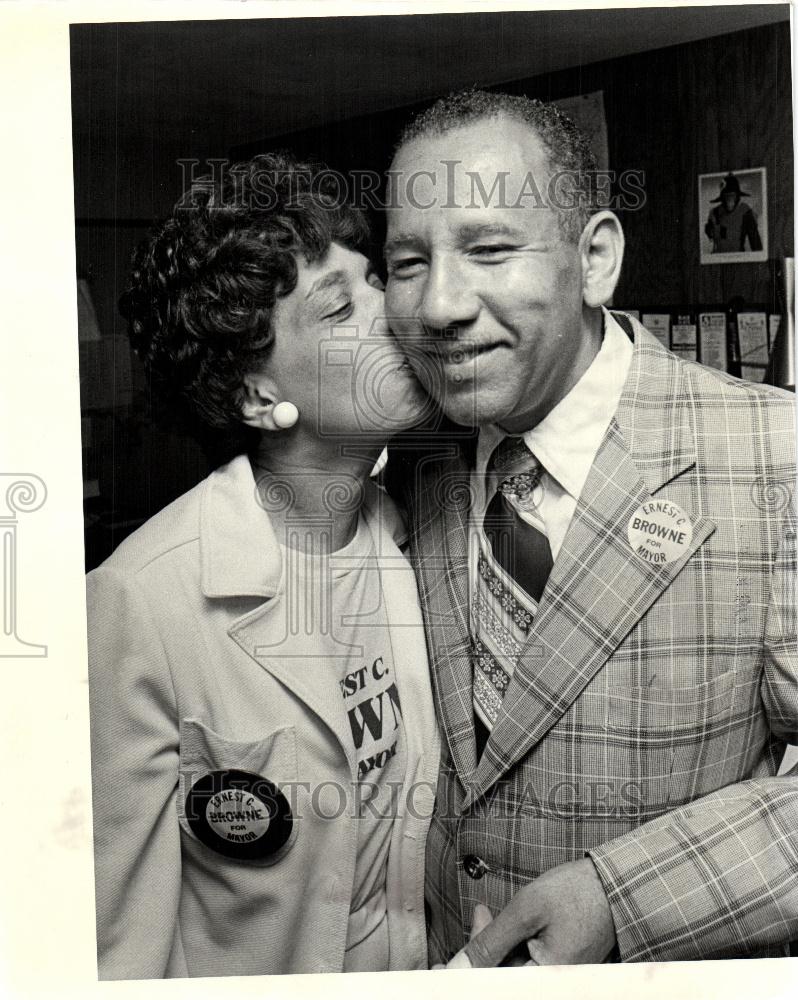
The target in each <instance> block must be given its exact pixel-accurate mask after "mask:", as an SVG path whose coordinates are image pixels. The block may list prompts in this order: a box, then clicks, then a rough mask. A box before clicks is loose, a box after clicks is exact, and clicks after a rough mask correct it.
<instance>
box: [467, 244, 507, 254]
mask: <svg viewBox="0 0 798 1000" xmlns="http://www.w3.org/2000/svg"><path fill="white" fill-rule="evenodd" d="M514 249H515V247H512V246H509V245H508V244H505V243H488V244H486V245H484V246H476V247H472V248H471V253H472V254H474V255H476V256H481V257H490V256H491V255H493V254H502V253H510V252H511V251H512V250H514Z"/></svg>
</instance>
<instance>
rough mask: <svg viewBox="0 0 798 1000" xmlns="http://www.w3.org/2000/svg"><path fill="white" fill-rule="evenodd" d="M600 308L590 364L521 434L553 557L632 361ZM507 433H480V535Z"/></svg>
mask: <svg viewBox="0 0 798 1000" xmlns="http://www.w3.org/2000/svg"><path fill="white" fill-rule="evenodd" d="M602 312H603V314H604V337H603V340H602V343H601V347H600V348H599V351H598V354H596V357H595V358H594V359H593V362H592V363H591V365H590V367H589V368H588V369H587V371H586V372H585V373H584V374H583V375H582V377H581V378H580V379H579V381H578V382H577V383H576V385H575V386H574V387H573V388H572V389H571V391H570V392H569V393H568V395H567V396H565V397H564V398H563V399H561V400H560V402H559V403H558V404H557V405H556V406H555V407H554V409H553V410H552V411H551V412H550V413H549V414H548V415H547V416H546V417H544V419H543V420H541V422H540V423H539V424H538V425H537V426H536V427H534V428H532V430H529V431H527V432H526V433H525V434H523V435H522V436H523V439H524V441H525V443H526V445H527V447H528V448H529V450H530V451H531V452H532V453H533V455H534V456H535V457H536V458H537V460H538V461H539V462H540V464H541V465H542V466H543V470H544V471H543V474H542V476H541V479H540V486H539V487H538V489H537V491H536V495H535V496H534V498H535V501H536V511H537V514H538V516H539V517H541V518H542V520H543V522H544V524H545V526H546V534H547V536H548V539H549V545H550V547H551V555H552V558H553V559H554V560H555V561H556V559H557V553H558V552H559V551H560V548H561V546H562V543H563V539H564V538H565V534H566V532H567V531H568V526H569V525H570V523H571V519H572V517H573V515H574V511H575V510H576V504H577V501H578V500H579V495H580V494H581V492H582V488H583V487H584V485H585V481H586V480H587V477H588V474H589V472H590V469H591V467H592V465H593V462H594V460H595V457H596V454H597V452H598V450H599V446H600V445H601V442H602V440H603V438H604V435H605V434H606V433H607V429H608V427H609V425H610V422H611V420H612V418H613V416H614V415H615V411H616V410H617V408H618V403H619V401H620V398H621V393H622V391H623V386H624V382H625V381H626V377H627V375H628V374H629V366H630V364H631V361H632V352H633V347H632V342H631V341H630V340H629V338H628V337H627V336H626V334H625V333H624V332H623V330H622V329H621V327H620V326H619V325H618V323H617V322H616V321H615V320H614V319H613V317H612V314H611V313H609V312H608V311H607V310H606V309H604V310H602ZM506 436H507V432H506V431H504V430H502V429H501V427H498V426H497V425H495V424H488V425H487V426H485V427H483V428H482V429H481V430H480V433H479V440H478V442H477V456H476V466H475V469H474V471H473V473H472V477H471V479H472V482H471V486H472V493H471V495H472V497H474V502H475V504H476V508H475V510H474V511H472V513H473V514H474V515H475V516H473V517H472V518H471V523H472V525H473V528H472V531H477V532H478V533H479V534H480V535H482V522H483V519H484V514H485V508H486V506H487V504H488V502H489V501H490V497H489V496H487V490H486V488H485V486H486V480H485V472H486V469H487V465H488V461H489V459H490V456H491V455H492V453H493V450H494V449H495V448H496V446H497V445H498V444H499V442H500V441H501V440H502V438H504V437H506ZM492 485H494V484H492ZM511 502H512V498H511ZM514 506H515V505H514ZM516 510H518V513H519V515H520V516H521V517H522V518H523V519H524V520H525V521H528V522H529V523H530V524H534V519H533V518H532V517H531V516H530V514H528V513H527V512H525V511H523V510H522V509H521V508H519V507H517V506H516ZM483 542H484V539H483ZM469 551H470V552H471V553H473V554H475V553H476V552H478V551H479V547H478V546H476V547H475V546H474V545H473V544H472V545H470V546H469ZM472 563H473V564H472V565H471V567H470V570H471V578H472V584H474V588H473V589H472V593H475V592H476V589H475V585H476V558H473V559H472Z"/></svg>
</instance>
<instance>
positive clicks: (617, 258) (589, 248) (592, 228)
mask: <svg viewBox="0 0 798 1000" xmlns="http://www.w3.org/2000/svg"><path fill="white" fill-rule="evenodd" d="M624 242H625V241H624V238H623V229H622V227H621V223H620V221H619V219H618V216H617V215H615V214H614V213H613V212H607V211H604V212H597V213H596V214H595V215H592V216H591V217H590V218H589V219H588V221H587V224H586V226H585V228H584V229H583V230H582V235H581V236H580V237H579V255H580V257H581V260H582V300H583V301H584V303H585V305H586V306H591V307H593V308H598V307H599V306H603V305H606V304H607V303H608V302H609V301H610V300H611V299H612V295H613V292H614V291H615V286H616V285H617V284H618V278H619V277H620V275H621V264H622V263H623V248H624Z"/></svg>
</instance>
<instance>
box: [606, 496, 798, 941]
mask: <svg viewBox="0 0 798 1000" xmlns="http://www.w3.org/2000/svg"><path fill="white" fill-rule="evenodd" d="M784 520H785V523H784V531H783V534H782V538H781V543H780V547H779V551H778V554H777V557H776V560H775V564H774V569H773V574H772V583H771V592H770V602H769V608H768V617H767V622H766V630H765V639H764V648H763V674H762V682H761V697H762V702H763V705H764V709H765V711H766V712H767V714H768V719H769V724H770V728H771V731H772V733H773V735H774V736H775V737H776V738H777V739H779V740H781V741H784V742H785V743H792V744H794V743H796V742H798V662H797V661H798V657H797V656H796V593H795V585H796V557H795V533H796V532H795V511H794V508H790V509H788V511H787V514H786V516H785V519H784ZM589 853H590V857H591V858H592V860H593V863H594V864H595V866H596V869H597V871H598V874H599V877H600V879H601V881H602V884H603V886H604V890H605V892H606V893H607V898H608V900H609V903H610V908H611V910H612V916H613V920H614V922H615V930H616V936H617V940H618V948H619V950H620V954H621V958H622V959H623V960H624V961H670V960H680V959H698V958H722V957H726V956H733V955H736V956H741V955H745V954H746V953H750V952H752V951H755V950H757V949H760V948H763V947H766V946H769V945H780V944H784V943H786V942H788V941H790V940H792V939H795V938H798V767H795V768H793V769H792V770H791V771H790V772H788V773H786V774H782V775H779V776H776V777H769V778H762V779H752V780H749V781H744V782H741V783H739V784H735V785H730V786H728V787H726V788H723V789H720V790H718V791H717V792H713V793H712V794H711V795H708V796H706V797H704V798H701V799H696V800H695V801H694V802H692V803H690V804H689V805H688V806H684V807H682V808H680V809H677V810H674V811H673V812H670V813H666V814H665V815H663V816H660V817H658V818H657V819H655V820H652V821H651V822H649V823H645V824H643V825H642V826H640V827H639V828H638V829H636V830H633V831H632V832H631V833H628V834H625V835H624V836H622V837H619V838H618V839H616V840H613V841H610V842H608V843H606V844H603V845H601V846H600V847H598V848H595V849H594V850H592V851H590V852H589Z"/></svg>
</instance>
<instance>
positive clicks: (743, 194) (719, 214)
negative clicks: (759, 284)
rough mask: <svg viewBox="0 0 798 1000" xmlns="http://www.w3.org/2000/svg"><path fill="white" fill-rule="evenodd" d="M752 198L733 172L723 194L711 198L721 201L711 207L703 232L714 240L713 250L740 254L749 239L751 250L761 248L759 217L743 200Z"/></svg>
mask: <svg viewBox="0 0 798 1000" xmlns="http://www.w3.org/2000/svg"><path fill="white" fill-rule="evenodd" d="M749 197H750V194H749V193H748V191H742V190H740V182H739V181H738V180H737V178H736V177H735V176H734V174H732V173H729V174H727V175H726V177H725V178H724V180H723V184H722V186H721V189H720V194H719V195H718V197H717V198H713V199H712V204H715V203H717V202H719V204H717V205H716V207H715V208H713V209H711V210H710V213H709V218H708V219H707V224H706V225H705V226H704V232H705V233H706V234H707V236H708V237H709V238H710V239H711V240H712V252H713V253H740V252H741V251H745V249H746V247H745V242H746V240H748V249H749V250H761V249H762V239H761V237H760V235H759V229H758V228H757V224H756V216H755V215H754V212H753V209H752V208H751V206H750V205H746V203H745V202H744V201H742V200H741V199H742V198H749Z"/></svg>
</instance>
